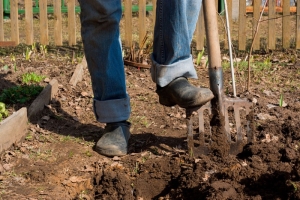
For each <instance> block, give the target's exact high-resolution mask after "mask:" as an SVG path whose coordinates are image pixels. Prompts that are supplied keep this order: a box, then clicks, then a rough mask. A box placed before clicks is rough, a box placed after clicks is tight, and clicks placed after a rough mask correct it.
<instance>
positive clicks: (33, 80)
mask: <svg viewBox="0 0 300 200" xmlns="http://www.w3.org/2000/svg"><path fill="white" fill-rule="evenodd" d="M44 78H45V76H41V75H38V74H36V73H34V72H31V73H25V74H23V75H22V83H23V84H26V85H29V84H37V83H40V82H41V81H42V80H43V79H44Z"/></svg>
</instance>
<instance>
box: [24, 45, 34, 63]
mask: <svg viewBox="0 0 300 200" xmlns="http://www.w3.org/2000/svg"><path fill="white" fill-rule="evenodd" d="M32 53H33V52H32V50H31V49H29V48H28V47H27V48H26V52H25V60H30V57H31V54H32Z"/></svg>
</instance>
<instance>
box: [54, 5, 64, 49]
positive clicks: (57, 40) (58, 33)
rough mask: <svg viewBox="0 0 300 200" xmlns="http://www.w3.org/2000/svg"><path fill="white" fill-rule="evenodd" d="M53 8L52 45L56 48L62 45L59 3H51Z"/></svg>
mask: <svg viewBox="0 0 300 200" xmlns="http://www.w3.org/2000/svg"><path fill="white" fill-rule="evenodd" d="M53 7H54V30H55V31H54V43H55V45H57V46H61V45H62V16H61V7H62V2H61V1H57V0H56V1H53Z"/></svg>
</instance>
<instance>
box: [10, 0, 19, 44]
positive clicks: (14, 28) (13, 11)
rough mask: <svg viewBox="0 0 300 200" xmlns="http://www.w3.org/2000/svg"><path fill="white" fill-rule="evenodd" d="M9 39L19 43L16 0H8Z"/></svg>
mask: <svg viewBox="0 0 300 200" xmlns="http://www.w3.org/2000/svg"><path fill="white" fill-rule="evenodd" d="M10 20H11V40H12V41H14V42H15V43H16V45H18V44H19V41H20V40H19V23H18V0H11V1H10Z"/></svg>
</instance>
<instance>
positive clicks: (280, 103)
mask: <svg viewBox="0 0 300 200" xmlns="http://www.w3.org/2000/svg"><path fill="white" fill-rule="evenodd" d="M279 106H280V107H282V106H283V95H282V94H280V98H279Z"/></svg>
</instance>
